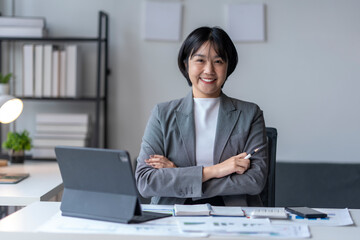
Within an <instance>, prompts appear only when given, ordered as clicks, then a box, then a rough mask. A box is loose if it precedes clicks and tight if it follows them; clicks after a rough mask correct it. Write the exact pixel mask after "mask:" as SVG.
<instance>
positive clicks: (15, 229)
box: [0, 202, 360, 240]
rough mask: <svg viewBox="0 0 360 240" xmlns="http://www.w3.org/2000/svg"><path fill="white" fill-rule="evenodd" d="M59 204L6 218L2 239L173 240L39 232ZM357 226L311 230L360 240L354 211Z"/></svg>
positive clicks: (316, 235) (0, 224) (359, 214)
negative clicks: (38, 229)
mask: <svg viewBox="0 0 360 240" xmlns="http://www.w3.org/2000/svg"><path fill="white" fill-rule="evenodd" d="M59 208H60V203H59V202H36V203H33V204H31V205H30V206H28V207H26V208H23V209H21V210H20V211H18V212H16V213H14V214H12V215H10V216H8V217H6V218H4V219H3V220H1V221H0V239H14V240H19V239H39V240H41V239H46V240H63V239H64V240H65V239H74V240H83V239H86V240H88V239H90V240H91V239H103V240H107V239H117V240H119V239H130V240H131V239H133V240H137V239H138V240H140V239H141V240H142V239H151V240H155V239H156V240H159V239H160V240H166V239H169V236H140V235H121V234H97V233H92V234H89V233H87V234H82V233H76V234H72V233H44V232H36V231H35V229H37V228H38V227H39V226H41V225H42V224H44V223H45V222H46V221H48V220H49V219H50V218H51V217H52V216H54V215H55V214H56V213H58V212H59ZM350 213H351V215H352V218H353V221H354V223H355V225H353V226H345V227H324V226H309V227H310V232H311V235H312V238H311V239H347V240H348V239H349V240H352V239H354V240H355V239H359V236H360V227H359V224H360V209H356V210H350ZM229 238H230V239H234V237H215V236H211V237H210V239H229ZM236 238H237V239H249V237H247V236H240V237H239V236H237V237H236ZM171 239H187V240H193V239H200V238H193V237H186V238H183V237H171ZM251 239H261V240H264V239H273V238H256V237H251Z"/></svg>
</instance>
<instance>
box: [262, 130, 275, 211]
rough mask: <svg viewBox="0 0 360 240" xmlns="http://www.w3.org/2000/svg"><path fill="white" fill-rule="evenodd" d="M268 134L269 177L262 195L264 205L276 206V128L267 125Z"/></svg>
mask: <svg viewBox="0 0 360 240" xmlns="http://www.w3.org/2000/svg"><path fill="white" fill-rule="evenodd" d="M266 136H267V140H268V177H267V181H266V184H265V187H264V189H263V191H262V192H261V193H260V197H261V200H262V202H263V204H264V207H275V169H276V142H277V130H276V128H271V127H267V128H266Z"/></svg>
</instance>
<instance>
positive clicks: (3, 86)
mask: <svg viewBox="0 0 360 240" xmlns="http://www.w3.org/2000/svg"><path fill="white" fill-rule="evenodd" d="M9 93H10V86H9V84H8V83H0V95H9Z"/></svg>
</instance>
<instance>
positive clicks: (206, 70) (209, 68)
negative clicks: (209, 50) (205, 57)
mask: <svg viewBox="0 0 360 240" xmlns="http://www.w3.org/2000/svg"><path fill="white" fill-rule="evenodd" d="M204 73H207V74H213V73H214V65H213V64H212V62H210V61H209V62H207V63H206V65H205V68H204Z"/></svg>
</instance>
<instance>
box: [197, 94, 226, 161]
mask: <svg viewBox="0 0 360 240" xmlns="http://www.w3.org/2000/svg"><path fill="white" fill-rule="evenodd" d="M219 107H220V97H218V98H194V118H195V151H196V165H197V166H204V167H207V166H211V165H213V161H214V143H215V134H216V124H217V119H218V113H219Z"/></svg>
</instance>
